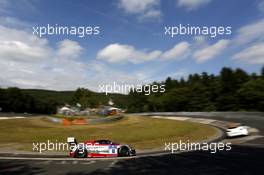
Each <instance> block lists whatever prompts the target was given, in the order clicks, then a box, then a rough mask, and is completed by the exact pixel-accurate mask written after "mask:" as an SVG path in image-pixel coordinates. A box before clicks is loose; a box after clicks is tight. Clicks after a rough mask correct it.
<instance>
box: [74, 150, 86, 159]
mask: <svg viewBox="0 0 264 175" xmlns="http://www.w3.org/2000/svg"><path fill="white" fill-rule="evenodd" d="M75 157H77V158H87V150H86V149H84V150H83V149H77V150H76V151H75Z"/></svg>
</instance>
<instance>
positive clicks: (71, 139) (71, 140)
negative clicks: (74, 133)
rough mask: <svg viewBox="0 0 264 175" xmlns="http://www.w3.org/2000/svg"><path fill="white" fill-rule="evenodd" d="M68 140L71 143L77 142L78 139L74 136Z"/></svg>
mask: <svg viewBox="0 0 264 175" xmlns="http://www.w3.org/2000/svg"><path fill="white" fill-rule="evenodd" d="M67 142H68V143H69V144H70V145H71V144H77V140H76V139H75V138H74V137H68V138H67Z"/></svg>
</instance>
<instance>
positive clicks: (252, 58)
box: [232, 42, 264, 64]
mask: <svg viewBox="0 0 264 175" xmlns="http://www.w3.org/2000/svg"><path fill="white" fill-rule="evenodd" d="M232 58H233V59H234V60H239V61H242V62H246V63H250V64H264V42H262V43H258V44H255V45H253V46H251V47H249V48H246V49H244V50H242V51H241V52H239V53H236V54H235V55H233V56H232Z"/></svg>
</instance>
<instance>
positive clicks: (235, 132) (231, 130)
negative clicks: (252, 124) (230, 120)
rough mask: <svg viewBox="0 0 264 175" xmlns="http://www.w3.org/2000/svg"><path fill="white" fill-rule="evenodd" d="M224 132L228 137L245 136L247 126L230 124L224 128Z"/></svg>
mask: <svg viewBox="0 0 264 175" xmlns="http://www.w3.org/2000/svg"><path fill="white" fill-rule="evenodd" d="M226 134H227V136H228V137H236V136H247V135H248V127H247V126H239V125H230V126H228V128H227V130H226Z"/></svg>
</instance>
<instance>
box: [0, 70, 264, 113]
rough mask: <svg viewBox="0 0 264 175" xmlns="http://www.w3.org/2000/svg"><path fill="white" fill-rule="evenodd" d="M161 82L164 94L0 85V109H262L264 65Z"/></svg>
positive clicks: (54, 110) (32, 111)
mask: <svg viewBox="0 0 264 175" xmlns="http://www.w3.org/2000/svg"><path fill="white" fill-rule="evenodd" d="M154 84H156V85H162V84H164V85H165V89H166V91H165V92H164V93H152V94H150V95H145V94H144V92H142V93H139V92H136V91H134V92H133V91H130V93H129V94H127V95H125V94H109V95H105V94H104V93H96V92H93V91H90V90H88V89H85V88H78V89H77V90H76V91H50V90H38V89H19V88H17V87H9V88H0V109H1V111H2V112H19V113H25V112H26V113H36V114H52V113H55V112H56V109H57V107H58V106H62V105H65V104H70V105H76V104H77V103H79V104H81V106H82V108H86V107H90V108H94V107H98V106H100V105H108V101H109V100H110V99H111V100H113V102H114V105H115V106H116V107H120V108H123V109H126V110H127V111H128V112H131V113H133V112H165V111H166V112H173V111H264V67H263V68H262V70H261V71H260V73H252V74H248V73H247V72H246V71H244V70H242V69H240V68H237V69H231V68H228V67H224V68H222V69H221V71H220V73H219V75H214V74H208V73H206V72H202V73H201V74H191V75H189V76H188V77H187V78H185V79H184V78H181V79H179V80H177V79H172V78H170V77H168V78H167V79H166V80H164V81H162V82H153V83H152V85H154Z"/></svg>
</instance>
